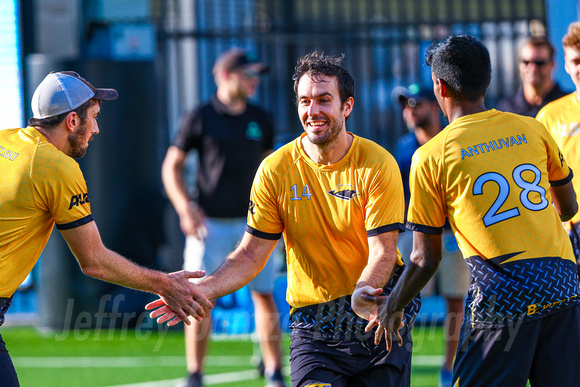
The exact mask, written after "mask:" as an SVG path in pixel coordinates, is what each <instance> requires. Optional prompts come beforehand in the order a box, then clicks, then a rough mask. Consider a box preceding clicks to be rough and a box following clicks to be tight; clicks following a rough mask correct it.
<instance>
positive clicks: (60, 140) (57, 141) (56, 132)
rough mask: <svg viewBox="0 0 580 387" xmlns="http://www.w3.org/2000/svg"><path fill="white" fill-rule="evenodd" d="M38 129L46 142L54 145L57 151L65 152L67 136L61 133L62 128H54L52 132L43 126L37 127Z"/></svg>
mask: <svg viewBox="0 0 580 387" xmlns="http://www.w3.org/2000/svg"><path fill="white" fill-rule="evenodd" d="M34 129H36V130H37V131H38V132H39V133H40V134H42V135H43V136H44V138H46V141H48V142H49V143H51V144H52V145H54V147H55V148H56V149H58V150H59V151H61V152H64V149H65V146H67V144H68V143H67V136H63V135H62V133H61V128H60V127H58V126H57V127H54V128H52V129H51V130H47V129H45V128H43V127H41V126H35V127H34Z"/></svg>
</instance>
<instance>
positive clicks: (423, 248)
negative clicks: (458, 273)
mask: <svg viewBox="0 0 580 387" xmlns="http://www.w3.org/2000/svg"><path fill="white" fill-rule="evenodd" d="M439 262H441V235H430V234H424V233H421V232H417V231H415V232H413V252H412V253H411V258H410V262H409V264H408V265H407V267H406V268H405V271H404V272H403V275H401V278H399V282H398V283H397V285H396V286H395V288H394V289H393V291H392V292H391V294H390V295H389V296H388V297H386V299H384V298H383V299H382V300H381V301H382V302H379V310H378V317H377V319H376V320H374V321H371V322H370V323H369V325H368V326H367V330H368V329H370V328H371V327H372V326H374V325H376V324H377V323H379V329H377V332H376V335H375V343H377V344H378V342H379V341H380V338H381V336H382V334H383V330H384V331H385V332H386V339H387V349H389V350H390V349H391V346H392V339H393V337H394V338H395V339H396V340H397V342H398V343H399V345H402V342H403V339H402V338H401V336H400V335H399V328H400V327H401V325H402V320H403V309H404V308H405V306H407V304H409V303H410V302H411V301H412V300H413V298H414V297H415V296H417V294H419V292H420V291H421V289H423V287H424V286H425V284H427V282H428V281H429V279H431V277H432V276H433V275H434V274H435V272H436V271H437V267H438V266H439Z"/></svg>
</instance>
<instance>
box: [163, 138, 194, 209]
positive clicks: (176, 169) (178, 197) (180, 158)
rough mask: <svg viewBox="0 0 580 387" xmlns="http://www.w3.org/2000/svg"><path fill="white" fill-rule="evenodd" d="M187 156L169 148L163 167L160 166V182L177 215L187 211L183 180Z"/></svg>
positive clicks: (186, 196)
mask: <svg viewBox="0 0 580 387" xmlns="http://www.w3.org/2000/svg"><path fill="white" fill-rule="evenodd" d="M186 156H187V154H186V153H185V152H183V151H182V150H180V149H178V148H177V147H175V146H171V147H169V149H168V150H167V155H166V156H165V160H163V165H162V166H161V180H162V182H163V187H164V188H165V192H166V193H167V197H168V198H169V201H171V204H173V207H175V210H176V211H177V213H178V214H180V215H181V214H184V213H186V212H187V211H188V205H189V197H188V195H187V189H186V186H185V180H184V178H183V170H184V168H185V160H186Z"/></svg>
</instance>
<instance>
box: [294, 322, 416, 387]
mask: <svg viewBox="0 0 580 387" xmlns="http://www.w3.org/2000/svg"><path fill="white" fill-rule="evenodd" d="M402 337H403V345H402V346H401V347H399V345H398V344H397V343H396V342H395V343H393V349H392V350H391V351H387V347H386V342H385V339H384V336H383V338H382V340H381V342H380V343H379V345H375V344H374V336H373V337H371V338H369V339H367V340H363V341H359V340H356V339H351V340H321V339H320V337H319V336H316V335H315V334H314V333H312V332H310V331H306V330H301V329H293V330H292V333H291V334H290V339H291V344H290V368H291V382H292V386H293V387H306V386H309V385H316V386H325V387H326V386H328V387H330V386H332V387H347V386H357V387H365V386H368V387H376V386H393V387H395V386H396V387H400V386H402V387H406V386H410V384H411V353H412V347H413V341H412V339H411V332H410V329H408V330H407V332H406V333H404V334H403V335H402Z"/></svg>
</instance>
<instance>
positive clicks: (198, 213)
mask: <svg viewBox="0 0 580 387" xmlns="http://www.w3.org/2000/svg"><path fill="white" fill-rule="evenodd" d="M267 70H268V67H267V66H266V65H265V64H263V63H260V62H258V61H257V60H256V58H255V57H254V56H253V55H252V54H251V53H250V52H248V51H246V50H242V49H239V48H233V49H230V50H228V51H226V52H224V53H223V54H222V55H221V56H220V57H219V58H218V59H217V61H216V62H215V65H214V68H213V75H214V78H215V82H216V85H217V91H216V94H215V95H214V96H213V98H212V99H211V100H210V101H207V102H205V103H202V104H201V105H200V106H198V107H196V108H195V109H194V110H193V111H191V112H190V113H188V114H187V115H186V116H185V119H184V120H183V123H182V126H181V128H180V130H179V132H178V134H177V136H176V138H175V139H174V141H173V144H172V145H171V146H170V147H169V149H168V151H167V154H166V156H165V160H164V162H163V166H162V178H163V184H164V187H165V191H166V192H167V196H168V197H169V199H170V201H171V203H172V204H173V206H174V207H175V210H176V212H177V214H178V215H179V220H180V226H181V230H182V231H183V233H184V234H185V236H186V245H185V251H184V260H185V263H184V268H185V269H187V270H192V269H193V268H196V269H195V270H202V269H203V270H205V271H207V272H208V273H212V272H214V271H215V270H216V269H217V268H218V267H219V266H220V264H221V263H222V262H223V260H224V258H225V257H226V255H227V253H229V252H230V251H231V250H233V249H234V248H235V246H236V245H237V243H238V242H239V238H240V236H241V235H242V234H243V231H244V227H245V225H246V214H247V211H248V200H249V195H250V189H251V187H252V181H253V178H254V174H255V172H256V170H257V169H258V166H259V165H260V162H261V161H262V159H263V158H264V157H265V156H266V155H268V154H269V153H271V152H272V149H273V146H274V143H273V142H274V138H273V137H274V130H273V121H272V117H271V116H270V114H268V113H267V112H266V111H265V110H263V109H262V108H260V107H258V106H256V105H255V104H253V103H250V102H248V98H250V97H251V96H253V95H254V94H255V92H256V89H257V87H258V84H259V81H260V75H262V74H263V73H264V72H266V71H267ZM190 151H196V152H197V154H198V156H199V164H198V170H197V178H196V187H195V192H196V193H197V196H196V197H194V198H191V197H190V195H189V194H188V189H187V187H186V184H185V181H184V169H185V161H186V158H187V155H188V153H189V152H190ZM274 279H275V265H274V260H273V259H269V261H268V263H267V265H266V266H265V268H264V269H263V270H262V272H261V273H260V274H259V275H258V276H257V277H256V279H254V280H253V281H252V282H251V283H250V284H249V287H250V290H251V295H252V300H253V302H254V310H255V319H256V331H257V333H258V340H259V342H260V349H261V353H262V357H263V362H264V374H265V376H266V379H267V380H268V386H272V387H281V386H284V381H283V377H282V373H281V367H282V350H281V346H280V345H281V344H280V340H281V331H280V323H279V314H278V312H277V308H276V304H275V302H274V296H273V290H274ZM209 315H210V314H209V313H207V317H206V318H204V319H203V320H202V321H201V322H199V323H197V322H193V324H192V325H191V326H185V340H186V357H187V369H188V372H189V376H188V382H187V383H188V384H187V385H188V386H200V385H201V382H202V381H201V379H202V371H203V358H204V356H205V351H206V347H207V343H208V339H209V333H210V328H211V319H210V318H209V317H210V316H209Z"/></svg>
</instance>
